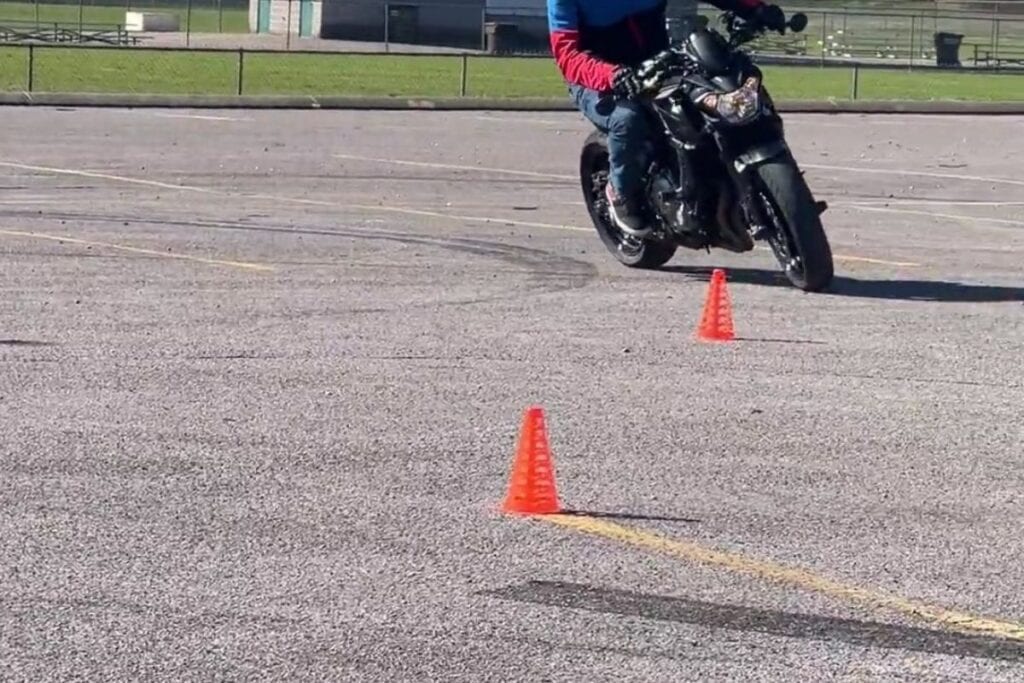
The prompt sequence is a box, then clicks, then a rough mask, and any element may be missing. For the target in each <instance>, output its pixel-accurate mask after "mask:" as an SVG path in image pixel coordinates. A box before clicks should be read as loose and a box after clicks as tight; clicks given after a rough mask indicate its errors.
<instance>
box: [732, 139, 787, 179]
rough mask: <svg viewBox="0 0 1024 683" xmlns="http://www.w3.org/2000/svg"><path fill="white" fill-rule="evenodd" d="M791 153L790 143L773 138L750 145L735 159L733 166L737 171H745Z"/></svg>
mask: <svg viewBox="0 0 1024 683" xmlns="http://www.w3.org/2000/svg"><path fill="white" fill-rule="evenodd" d="M788 153H789V145H787V144H786V141H785V140H772V141H770V142H763V143H759V144H756V145H753V146H751V147H748V148H747V149H746V150H745V151H743V152H742V153H741V154H738V155H737V156H736V158H735V159H734V160H733V162H732V163H733V167H734V168H735V169H736V172H737V173H743V172H744V171H746V170H747V169H749V168H751V167H753V166H757V165H758V164H763V163H764V162H766V161H769V160H771V159H774V158H776V157H778V156H782V155H784V154H788Z"/></svg>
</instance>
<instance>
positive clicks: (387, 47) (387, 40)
mask: <svg viewBox="0 0 1024 683" xmlns="http://www.w3.org/2000/svg"><path fill="white" fill-rule="evenodd" d="M384 52H391V4H390V3H387V2H385V3H384Z"/></svg>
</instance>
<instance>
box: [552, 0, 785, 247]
mask: <svg viewBox="0 0 1024 683" xmlns="http://www.w3.org/2000/svg"><path fill="white" fill-rule="evenodd" d="M708 2H709V3H710V4H712V5H714V6H715V7H717V8H719V9H721V10H727V11H734V12H736V13H737V14H738V15H740V16H742V17H743V18H745V19H753V20H755V21H757V22H759V23H760V24H761V25H763V26H765V27H766V28H769V29H772V30H776V31H780V30H782V29H783V28H784V26H785V21H786V19H785V15H784V14H783V12H782V10H781V9H779V8H778V7H777V6H775V5H771V4H767V3H766V2H764V0H708ZM665 10H666V0H547V11H548V32H549V39H550V43H551V51H552V54H553V56H554V58H555V61H556V62H557V64H558V68H559V70H560V71H561V72H562V76H563V77H564V78H565V80H566V82H567V83H568V85H569V93H570V96H571V97H572V99H573V101H574V103H575V104H576V107H577V108H578V109H579V110H580V111H581V112H582V113H583V115H584V116H585V117H586V118H587V119H589V120H590V121H591V122H592V123H593V124H594V125H595V126H597V127H598V128H599V129H600V130H602V131H604V132H605V133H606V134H607V136H608V162H609V167H610V169H609V170H610V173H609V179H608V180H609V182H608V184H607V186H606V194H607V199H608V211H609V214H610V215H611V217H612V220H613V221H614V222H615V224H616V225H618V227H619V228H620V229H621V230H622V231H623V232H625V233H628V234H630V235H633V236H636V237H639V236H642V235H644V234H646V233H647V232H648V230H647V229H646V225H645V221H644V218H643V215H642V214H641V211H640V207H641V205H642V204H641V202H642V198H641V197H640V196H639V195H640V191H641V189H642V188H641V187H639V181H640V180H641V176H642V173H643V170H644V169H643V168H641V166H640V163H641V158H640V154H639V152H640V149H639V148H640V147H642V146H643V144H644V143H645V140H646V133H647V130H646V125H645V120H644V118H643V116H642V114H641V110H640V109H639V107H638V106H637V105H636V104H635V103H634V102H633V101H632V98H633V97H634V96H635V95H636V94H638V92H639V90H640V84H639V82H638V80H637V77H636V73H635V71H634V69H635V68H636V67H637V66H639V65H640V63H641V62H643V61H644V60H647V59H650V58H651V57H654V56H655V55H657V54H658V53H659V52H661V51H662V50H665V49H667V48H668V46H669V41H668V29H667V27H666V22H665Z"/></svg>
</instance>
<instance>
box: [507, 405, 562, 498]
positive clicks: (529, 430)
mask: <svg viewBox="0 0 1024 683" xmlns="http://www.w3.org/2000/svg"><path fill="white" fill-rule="evenodd" d="M560 509H561V507H560V505H559V502H558V491H557V489H556V486H555V472H554V463H553V462H552V458H551V447H550V445H549V444H548V433H547V427H546V425H545V421H544V410H543V409H542V408H539V407H537V406H533V407H530V408H528V409H527V411H526V414H525V415H524V416H523V424H522V429H521V431H520V434H519V445H518V447H517V449H516V459H515V463H514V464H513V466H512V476H511V480H510V481H509V486H508V494H507V495H506V497H505V504H504V505H503V506H502V511H503V512H511V513H518V514H527V515H545V514H553V513H556V512H558V511H559V510H560Z"/></svg>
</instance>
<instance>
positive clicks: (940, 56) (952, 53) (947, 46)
mask: <svg viewBox="0 0 1024 683" xmlns="http://www.w3.org/2000/svg"><path fill="white" fill-rule="evenodd" d="M963 39H964V37H963V34H960V33H946V32H939V33H936V34H935V63H936V64H937V65H938V66H960V43H961V42H963Z"/></svg>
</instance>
